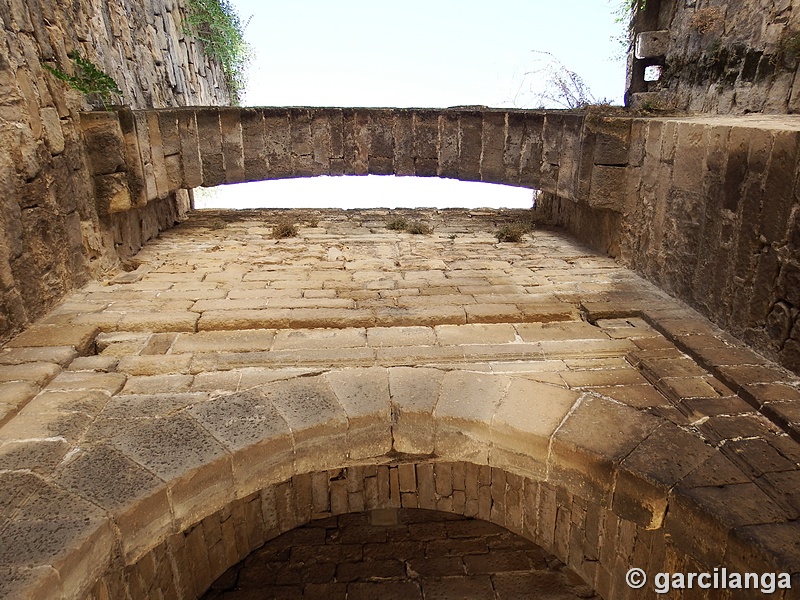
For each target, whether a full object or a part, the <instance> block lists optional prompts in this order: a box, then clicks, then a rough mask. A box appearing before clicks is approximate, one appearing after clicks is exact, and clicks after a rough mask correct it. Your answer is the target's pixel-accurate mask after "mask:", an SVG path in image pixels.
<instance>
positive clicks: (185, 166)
mask: <svg viewBox="0 0 800 600" xmlns="http://www.w3.org/2000/svg"><path fill="white" fill-rule="evenodd" d="M178 133H179V135H180V142H181V176H182V181H181V183H182V185H181V187H183V188H195V187H197V186H199V185H200V184H201V183H202V182H203V163H202V160H201V158H200V138H199V135H198V131H197V115H196V113H195V111H193V110H181V111H179V112H178Z"/></svg>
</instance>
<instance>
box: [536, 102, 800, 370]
mask: <svg viewBox="0 0 800 600" xmlns="http://www.w3.org/2000/svg"><path fill="white" fill-rule="evenodd" d="M632 132H633V134H632V137H631V145H630V153H629V156H628V159H627V166H626V167H625V168H623V169H620V175H619V178H618V179H617V185H618V186H619V187H620V188H621V189H624V190H625V194H626V197H627V200H626V201H625V202H624V203H621V204H619V205H617V206H612V207H608V208H610V210H607V209H604V210H598V208H597V207H594V206H592V203H591V198H589V199H587V200H584V201H581V202H573V201H571V200H567V199H564V198H559V197H557V196H555V195H552V194H550V195H544V196H542V197H541V198H540V201H539V203H538V205H537V212H538V213H539V215H540V216H541V217H542V218H543V219H546V220H548V221H549V222H551V223H556V224H559V225H563V226H565V227H567V228H568V229H569V230H570V231H572V232H573V233H574V234H575V235H576V236H577V237H578V238H579V239H581V240H583V241H584V242H586V243H590V244H592V245H593V246H595V247H597V248H599V249H602V250H604V251H609V250H610V251H611V252H612V253H615V254H616V255H617V256H618V257H619V258H620V259H621V260H622V261H623V262H624V263H625V264H627V265H629V266H630V267H632V268H634V269H635V270H637V271H639V272H641V273H643V274H644V275H646V276H647V277H648V278H649V279H650V280H652V281H654V282H655V283H656V284H657V285H658V286H659V287H661V288H662V289H664V290H665V291H667V292H669V293H670V294H673V295H674V296H677V297H678V298H681V299H682V300H685V301H686V302H688V303H689V304H691V305H692V306H693V307H695V308H697V309H699V310H700V311H701V312H703V313H704V314H705V315H706V316H708V317H709V318H711V319H712V320H713V321H715V322H716V323H717V324H718V325H720V326H722V327H723V328H725V329H727V330H728V331H730V332H732V333H733V334H734V335H736V336H738V337H740V338H742V339H744V340H745V341H747V342H748V343H749V344H752V345H753V346H754V347H755V348H757V349H758V350H759V351H761V352H762V353H764V354H765V355H767V356H769V357H770V358H773V359H776V360H778V361H779V362H781V363H782V364H783V365H784V366H786V367H789V368H790V369H792V370H794V371H797V370H798V369H800V326H799V325H798V324H797V318H798V312H800V298H798V297H797V290H798V288H800V283H798V282H800V276H798V273H799V272H800V267H799V266H798V265H800V240H798V233H797V232H798V225H800V223H798V218H800V212H798V205H797V200H796V198H795V196H794V189H795V188H794V185H795V184H794V182H795V180H796V176H797V173H798V143H799V142H800V137H798V136H800V122H798V121H797V119H791V118H788V119H787V118H786V117H783V118H773V119H770V118H766V117H761V118H752V119H720V118H711V117H708V118H694V119H689V118H666V119H635V120H633V121H632Z"/></svg>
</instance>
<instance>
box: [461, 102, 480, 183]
mask: <svg viewBox="0 0 800 600" xmlns="http://www.w3.org/2000/svg"><path fill="white" fill-rule="evenodd" d="M458 127H459V135H460V146H459V150H458V179H460V180H462V181H480V177H481V146H482V144H483V117H482V115H481V113H480V112H477V111H462V112H461V113H460V115H459V124H458Z"/></svg>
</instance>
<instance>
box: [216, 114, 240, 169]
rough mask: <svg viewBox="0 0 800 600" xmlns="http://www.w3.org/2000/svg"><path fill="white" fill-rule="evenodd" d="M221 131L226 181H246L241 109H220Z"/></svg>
mask: <svg viewBox="0 0 800 600" xmlns="http://www.w3.org/2000/svg"><path fill="white" fill-rule="evenodd" d="M220 132H221V134H222V156H223V159H224V163H225V183H241V182H242V181H245V179H246V178H245V169H244V141H243V132H242V122H241V118H240V110H239V109H238V108H225V109H221V110H220Z"/></svg>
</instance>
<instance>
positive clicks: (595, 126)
mask: <svg viewBox="0 0 800 600" xmlns="http://www.w3.org/2000/svg"><path fill="white" fill-rule="evenodd" d="M586 128H587V129H589V130H590V131H591V132H592V133H593V134H594V138H595V139H594V152H593V163H594V164H595V165H608V166H625V165H627V164H628V151H629V148H630V145H631V120H630V119H619V118H611V117H596V118H588V117H587V120H586Z"/></svg>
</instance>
